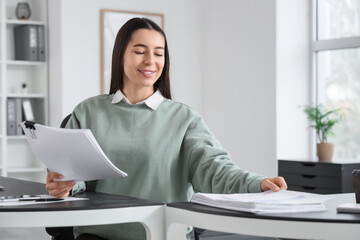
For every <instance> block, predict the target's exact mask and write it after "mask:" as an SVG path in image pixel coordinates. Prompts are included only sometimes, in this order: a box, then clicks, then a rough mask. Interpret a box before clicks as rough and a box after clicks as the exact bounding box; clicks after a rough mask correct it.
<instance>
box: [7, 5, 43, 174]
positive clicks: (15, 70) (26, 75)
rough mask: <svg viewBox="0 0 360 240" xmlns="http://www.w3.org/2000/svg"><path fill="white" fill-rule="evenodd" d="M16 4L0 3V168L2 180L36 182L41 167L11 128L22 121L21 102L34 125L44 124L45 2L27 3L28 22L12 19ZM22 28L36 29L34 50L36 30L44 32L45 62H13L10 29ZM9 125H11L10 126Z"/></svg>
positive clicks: (22, 137) (12, 43)
mask: <svg viewBox="0 0 360 240" xmlns="http://www.w3.org/2000/svg"><path fill="white" fill-rule="evenodd" d="M19 2H22V0H0V158H1V160H0V168H1V176H4V177H6V176H10V177H15V178H21V179H26V180H39V179H45V174H46V171H45V167H43V164H42V163H41V162H40V161H39V160H38V159H36V157H35V156H34V154H33V153H32V151H31V149H30V148H29V145H28V143H27V141H26V138H25V136H24V135H23V134H22V131H21V129H20V130H16V131H14V129H13V128H14V127H13V126H15V128H17V124H18V123H19V122H22V121H23V120H26V119H25V114H24V109H23V102H24V101H27V103H30V105H31V110H32V111H31V112H32V114H33V116H34V121H35V122H37V123H40V124H47V123H48V63H47V59H48V57H47V55H48V54H47V53H48V52H47V26H48V24H47V23H48V19H47V4H48V0H27V1H26V2H27V3H29V6H30V10H31V16H30V18H29V19H28V20H19V19H17V18H16V14H15V12H16V11H15V9H16V6H17V4H18V3H19ZM24 25H31V26H34V25H35V26H36V28H35V29H36V32H35V33H36V34H35V35H31V38H30V39H31V41H30V42H32V47H34V42H35V48H36V49H37V47H38V46H39V42H38V40H37V38H38V36H39V35H38V34H39V29H41V30H42V29H44V36H45V39H44V45H43V46H45V61H39V60H40V59H39V58H36V57H35V61H26V60H17V59H34V58H17V59H16V57H15V36H14V29H15V28H17V27H19V26H24ZM39 26H43V27H44V28H39ZM41 36H42V34H41ZM21 39H22V38H21ZM39 39H42V38H39ZM16 46H19V45H16ZM21 52H22V51H21ZM37 54H39V52H38V53H37ZM42 56H43V55H42ZM41 60H43V59H41ZM11 102H12V105H11V104H10V103H11ZM14 102H15V103H16V104H13V103H14ZM14 105H15V107H14V109H15V110H13V111H12V110H11V109H10V110H9V106H10V107H11V106H14ZM14 111H15V112H16V114H13V113H14ZM30 115H31V114H30ZM12 116H15V117H13V118H11V117H12ZM14 119H15V120H14ZM10 123H13V124H12V125H11V126H10ZM41 175H43V176H41Z"/></svg>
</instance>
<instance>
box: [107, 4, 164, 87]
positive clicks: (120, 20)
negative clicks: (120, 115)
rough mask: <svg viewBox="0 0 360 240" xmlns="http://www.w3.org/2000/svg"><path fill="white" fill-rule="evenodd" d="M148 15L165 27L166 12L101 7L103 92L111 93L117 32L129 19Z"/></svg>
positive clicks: (147, 16)
mask: <svg viewBox="0 0 360 240" xmlns="http://www.w3.org/2000/svg"><path fill="white" fill-rule="evenodd" d="M134 17H146V18H148V19H150V20H152V21H154V22H155V23H157V24H158V25H159V26H160V27H161V28H162V29H164V14H161V13H148V12H135V11H123V10H113V9H101V10H100V18H101V94H104V93H109V89H110V80H111V60H112V51H113V47H114V42H115V38H116V34H117V33H118V31H119V29H120V28H121V27H122V25H124V24H125V23H126V22H127V21H128V20H130V19H131V18H134Z"/></svg>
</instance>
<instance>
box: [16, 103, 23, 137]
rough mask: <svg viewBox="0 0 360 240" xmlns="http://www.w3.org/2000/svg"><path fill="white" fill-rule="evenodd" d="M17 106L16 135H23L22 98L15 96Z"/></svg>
mask: <svg viewBox="0 0 360 240" xmlns="http://www.w3.org/2000/svg"><path fill="white" fill-rule="evenodd" d="M15 108H16V115H15V120H16V135H22V134H23V130H22V128H21V125H20V123H21V122H22V121H23V111H22V109H23V108H22V99H21V98H15Z"/></svg>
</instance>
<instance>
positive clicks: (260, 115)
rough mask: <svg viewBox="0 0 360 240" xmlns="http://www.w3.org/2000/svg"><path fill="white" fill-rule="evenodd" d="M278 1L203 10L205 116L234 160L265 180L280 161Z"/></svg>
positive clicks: (211, 5) (228, 0) (231, 1)
mask: <svg viewBox="0 0 360 240" xmlns="http://www.w3.org/2000/svg"><path fill="white" fill-rule="evenodd" d="M275 10H276V6H275V0H256V1H249V0H240V1H239V0H223V1H217V0H208V1H206V4H204V5H203V11H204V24H203V38H204V41H203V58H202V59H203V83H202V85H203V113H204V117H205V120H206V121H207V122H208V124H209V126H210V128H211V129H212V130H213V132H214V133H215V135H216V136H217V137H218V138H219V139H220V141H221V142H222V144H223V146H224V147H225V148H226V149H227V150H228V151H229V152H230V154H231V156H232V158H233V160H234V161H235V162H237V163H238V164H239V165H240V166H241V167H243V168H245V169H249V170H251V171H255V172H258V173H262V174H266V175H270V176H272V175H275V174H277V170H276V169H277V162H276V115H275V113H276V72H275V70H276V56H275V53H276V52H275V46H276V11H275Z"/></svg>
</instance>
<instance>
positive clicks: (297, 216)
mask: <svg viewBox="0 0 360 240" xmlns="http://www.w3.org/2000/svg"><path fill="white" fill-rule="evenodd" d="M333 196H334V198H333V199H331V200H328V201H326V202H325V205H326V209H327V210H326V211H324V212H308V213H285V214H284V213H281V214H261V215H259V214H253V213H246V212H238V211H231V210H226V209H221V208H214V207H208V206H205V205H199V204H194V203H187V202H186V203H170V204H168V205H167V206H168V207H173V208H180V209H184V210H189V211H194V212H200V213H208V214H213V215H222V216H232V217H242V218H258V219H271V220H286V221H312V222H335V223H360V214H356V213H354V214H351V213H337V212H336V206H338V205H340V204H342V203H354V202H355V195H354V193H346V194H334V195H333Z"/></svg>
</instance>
